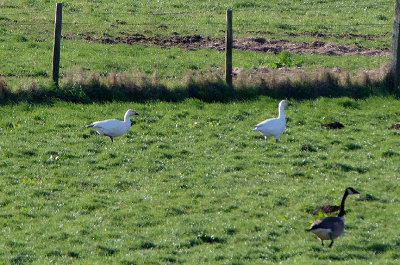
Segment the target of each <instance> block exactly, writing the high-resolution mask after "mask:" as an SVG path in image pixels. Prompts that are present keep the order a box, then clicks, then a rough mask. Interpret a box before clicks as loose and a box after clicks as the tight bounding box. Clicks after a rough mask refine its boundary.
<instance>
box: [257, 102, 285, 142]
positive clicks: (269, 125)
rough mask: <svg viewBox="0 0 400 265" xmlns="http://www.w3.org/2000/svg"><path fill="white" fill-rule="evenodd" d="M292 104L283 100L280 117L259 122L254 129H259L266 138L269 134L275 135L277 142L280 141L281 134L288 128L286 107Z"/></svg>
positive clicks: (279, 109) (279, 106)
mask: <svg viewBox="0 0 400 265" xmlns="http://www.w3.org/2000/svg"><path fill="white" fill-rule="evenodd" d="M290 105H291V104H290V103H289V102H288V101H286V100H282V101H281V102H279V105H278V112H279V116H278V118H272V119H267V120H265V121H263V122H260V123H259V124H257V125H255V127H256V128H254V129H253V131H259V132H261V133H262V134H263V135H264V138H265V140H267V138H268V137H269V136H273V137H275V140H276V142H278V138H279V136H280V135H281V134H282V133H283V131H284V130H285V128H286V118H285V108H286V107H287V106H290Z"/></svg>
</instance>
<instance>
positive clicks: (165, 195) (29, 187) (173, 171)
mask: <svg viewBox="0 0 400 265" xmlns="http://www.w3.org/2000/svg"><path fill="white" fill-rule="evenodd" d="M277 103H278V102H277V101H276V100H273V99H271V98H267V97H261V98H259V99H257V100H254V101H244V102H230V103H204V102H202V101H199V100H194V99H188V100H185V101H183V102H181V103H167V102H159V101H149V102H147V103H140V104H139V103H107V104H87V105H82V104H72V103H62V102H60V103H54V104H49V105H31V104H25V103H21V104H18V105H7V106H1V107H0V112H1V113H2V119H1V121H0V180H1V181H0V227H1V231H2V236H1V238H0V262H2V263H4V264H53V263H55V264H194V263H204V264H277V263H280V262H281V263H284V264H321V263H328V262H332V263H334V264H335V263H342V262H345V263H346V264H360V263H366V262H372V263H374V264H396V263H397V262H398V259H399V254H398V249H399V246H400V237H399V235H398V233H397V232H398V231H399V230H400V227H399V223H398V222H397V220H398V219H399V217H400V216H399V209H400V207H399V192H400V186H399V177H400V175H399V165H400V164H399V162H400V150H399V148H398V146H399V135H400V133H399V132H398V131H397V130H389V129H388V128H389V127H390V126H391V125H392V124H394V123H398V122H399V114H400V112H399V109H400V108H399V107H400V105H399V102H398V101H397V100H395V99H393V98H391V97H386V98H367V99H364V100H353V99H349V98H337V99H328V98H320V99H318V100H314V101H307V100H305V101H293V102H292V103H293V105H292V106H291V107H290V108H288V109H287V117H288V128H287V130H286V131H285V132H284V134H283V135H282V136H281V137H280V142H279V143H278V144H276V143H275V142H274V141H273V140H272V139H270V140H269V141H264V139H263V138H262V137H261V135H259V134H258V133H256V132H253V131H251V129H252V128H253V125H254V124H256V123H257V122H259V121H261V120H263V119H264V118H267V117H272V116H275V115H276V112H277V110H276V105H277ZM128 108H132V109H135V110H136V111H137V112H139V113H140V116H137V117H135V120H134V123H133V125H132V127H131V129H130V130H129V131H128V133H127V134H126V135H124V136H121V137H119V138H116V139H115V141H114V143H111V142H110V141H109V139H108V138H107V137H103V136H99V135H96V134H95V133H94V132H92V131H91V130H90V129H87V128H85V125H87V124H89V123H90V122H92V121H94V120H101V119H105V118H119V119H121V118H122V115H123V113H124V112H125V110H126V109H128ZM333 121H339V122H341V123H343V124H344V125H345V127H344V128H343V129H340V130H329V129H327V128H325V127H323V126H322V124H323V123H328V122H333ZM348 186H351V187H354V188H355V189H357V190H358V191H360V193H361V194H360V196H350V197H349V198H348V200H347V205H346V206H347V215H346V234H345V235H344V236H342V237H340V238H338V239H337V240H336V241H335V244H334V246H333V248H332V249H329V248H325V247H322V246H321V245H320V243H319V241H318V240H317V239H316V238H315V237H314V236H313V235H312V234H310V233H306V232H305V231H304V229H305V228H307V226H308V225H309V222H310V221H313V220H314V219H315V218H316V217H315V216H312V214H311V212H312V210H313V209H314V207H315V206H318V205H321V204H338V203H340V199H341V196H342V194H343V191H344V189H345V188H346V187H348Z"/></svg>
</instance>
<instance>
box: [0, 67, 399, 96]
mask: <svg viewBox="0 0 400 265" xmlns="http://www.w3.org/2000/svg"><path fill="white" fill-rule="evenodd" d="M233 74H234V76H233V88H230V87H228V86H227V85H226V83H225V78H224V70H223V69H212V70H209V71H206V72H193V71H191V72H188V73H187V74H186V76H185V77H184V78H183V79H182V80H180V83H178V84H176V85H175V86H174V87H167V86H166V85H164V84H163V80H160V79H159V77H158V71H157V66H155V71H154V74H153V76H147V75H145V74H143V73H141V72H140V71H139V70H136V69H133V70H131V71H126V72H120V73H108V74H107V75H100V74H98V73H93V72H91V71H88V70H85V69H83V68H81V67H75V68H73V69H71V70H69V71H68V73H67V74H66V75H65V76H63V78H62V79H61V83H60V88H59V89H55V88H54V87H48V86H43V85H40V84H39V83H38V82H36V81H32V80H31V81H30V82H29V83H25V84H23V85H20V86H19V87H18V88H17V89H14V90H12V91H10V89H9V87H8V86H7V83H6V82H5V81H4V80H0V100H1V101H7V100H10V99H11V100H13V101H15V100H17V101H20V100H28V101H31V100H32V101H42V100H46V99H51V98H58V99H62V100H68V101H79V102H91V101H110V100H122V101H126V100H132V101H143V100H148V99H160V100H173V101H177V100H182V99H184V98H187V97H195V98H199V99H202V100H205V101H226V100H234V99H249V98H253V97H257V96H259V95H268V96H271V97H276V98H283V97H284V98H295V99H311V98H317V97H320V96H326V97H339V96H348V97H354V98H362V97H367V96H369V95H382V94H383V95H385V94H388V93H392V94H396V93H398V91H395V90H393V89H391V85H390V82H389V80H388V78H387V77H388V74H389V65H382V67H380V68H379V69H373V70H365V69H360V70H359V71H358V72H357V73H353V74H352V73H350V72H348V71H345V70H342V69H340V68H323V69H318V70H313V71H311V70H304V69H300V68H280V69H271V68H252V69H240V68H235V69H234V71H233ZM396 95H397V94H396Z"/></svg>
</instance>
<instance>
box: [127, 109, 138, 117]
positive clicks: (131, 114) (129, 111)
mask: <svg viewBox="0 0 400 265" xmlns="http://www.w3.org/2000/svg"><path fill="white" fill-rule="evenodd" d="M125 115H127V116H128V117H130V116H133V115H139V113H137V112H136V111H134V110H131V109H129V110H128V111H127V112H126V113H125Z"/></svg>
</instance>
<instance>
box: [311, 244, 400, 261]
mask: <svg viewBox="0 0 400 265" xmlns="http://www.w3.org/2000/svg"><path fill="white" fill-rule="evenodd" d="M337 248H338V251H337V252H336V251H335V252H333V251H332V250H331V249H328V248H323V247H313V248H312V250H313V251H314V252H316V253H315V254H313V255H314V256H315V257H317V258H319V259H329V260H338V261H343V260H354V259H358V260H368V259H370V258H371V256H373V255H377V254H383V253H385V252H387V251H390V250H393V249H394V246H392V245H391V244H388V243H371V244H369V245H360V246H358V245H340V246H337ZM317 253H318V254H317Z"/></svg>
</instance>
